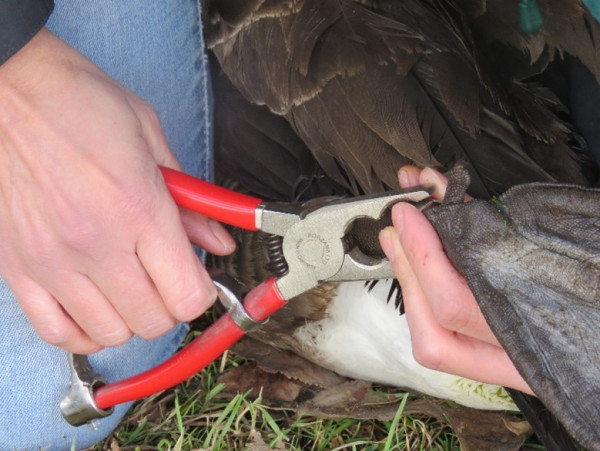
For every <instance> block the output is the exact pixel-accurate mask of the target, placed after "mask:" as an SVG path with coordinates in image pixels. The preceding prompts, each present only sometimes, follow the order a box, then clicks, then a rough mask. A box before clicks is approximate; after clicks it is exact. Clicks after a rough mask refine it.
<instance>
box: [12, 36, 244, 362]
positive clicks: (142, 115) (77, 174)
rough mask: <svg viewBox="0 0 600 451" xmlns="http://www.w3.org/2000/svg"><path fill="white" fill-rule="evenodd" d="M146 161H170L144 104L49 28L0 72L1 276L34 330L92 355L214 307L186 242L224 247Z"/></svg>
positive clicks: (209, 286) (224, 237)
mask: <svg viewBox="0 0 600 451" xmlns="http://www.w3.org/2000/svg"><path fill="white" fill-rule="evenodd" d="M158 165H164V166H168V167H171V168H175V169H178V164H177V161H176V159H175V157H174V156H173V154H172V153H171V151H170V149H169V147H168V144H167V142H166V139H165V136H164V134H163V132H162V129H161V126H160V124H159V121H158V118H157V116H156V114H155V112H154V111H153V109H152V108H151V107H150V106H149V105H148V104H146V103H145V102H144V101H143V100H141V99H140V98H138V97H137V96H135V95H134V94H133V93H131V92H129V91H127V90H126V89H125V88H123V87H122V86H120V85H119V84H118V83H117V82H115V81H114V80H112V79H111V78H110V77H108V76H107V75H106V74H104V73H103V72H102V71H100V70H99V69H98V68H97V67H96V66H94V65H93V64H92V63H91V62H90V61H88V60H87V59H86V58H84V57H83V56H82V55H80V54H79V53H78V52H76V51H75V50H74V49H72V48H71V47H69V46H68V45H67V44H65V43H64V42H62V41H61V40H60V39H58V38H57V37H55V36H54V35H52V34H51V33H50V32H49V31H46V30H42V31H41V32H40V33H39V34H38V35H36V36H35V37H34V38H33V40H32V41H30V42H29V43H28V44H27V45H26V46H25V47H24V48H23V49H21V50H20V51H19V52H18V53H17V54H16V55H14V56H13V57H12V58H10V59H9V60H8V61H7V62H6V63H5V64H4V65H2V66H1V67H0V168H1V170H0V254H1V255H2V258H1V259H0V274H1V275H2V277H3V278H4V280H5V281H6V282H7V283H8V285H9V286H10V287H11V289H12V290H13V292H14V294H15V296H16V298H17V300H18V302H19V304H20V305H21V308H22V309H23V311H24V313H25V314H26V315H27V317H28V318H29V320H30V322H31V323H32V325H33V327H34V328H35V330H36V331H37V333H38V334H39V335H40V337H41V338H42V339H44V340H46V341H47V342H49V343H51V344H55V345H57V346H60V347H62V348H64V349H66V350H69V351H72V352H77V353H90V352H94V351H97V350H99V349H100V348H102V347H105V346H116V345H119V344H122V343H124V342H125V341H127V340H128V339H129V338H130V337H131V335H132V334H134V333H135V334H138V335H140V336H141V337H143V338H146V339H151V338H155V337H157V336H160V335H161V334H163V333H165V332H166V331H167V330H169V329H171V328H172V327H173V326H174V325H175V324H176V322H177V321H187V320H191V319H193V318H195V317H197V316H198V315H199V314H201V313H202V312H203V311H204V310H205V309H206V308H207V307H208V306H210V305H211V304H212V302H213V301H214V299H215V298H216V289H215V287H214V285H213V283H212V281H211V279H210V277H209V276H208V274H207V273H206V271H205V269H204V268H203V266H202V264H201V262H200V261H199V259H198V258H197V256H196V255H195V253H194V252H193V249H192V247H191V245H190V240H191V241H193V242H195V243H196V244H198V245H199V246H201V247H203V248H204V249H206V250H207V251H209V252H212V253H215V254H226V253H229V252H231V251H232V250H233V249H234V246H235V244H234V242H233V240H232V239H231V237H230V236H229V234H228V233H227V232H226V231H225V229H223V228H222V227H221V226H220V225H219V224H217V223H216V222H214V221H212V220H209V219H207V218H205V217H202V216H201V215H198V214H194V213H191V212H181V213H180V212H179V210H178V208H177V207H176V205H175V204H174V202H173V200H172V199H171V196H170V195H169V193H168V190H167V189H166V186H165V184H164V181H163V179H162V176H161V173H160V171H159V169H158Z"/></svg>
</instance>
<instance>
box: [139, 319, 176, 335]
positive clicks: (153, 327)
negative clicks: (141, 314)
mask: <svg viewBox="0 0 600 451" xmlns="http://www.w3.org/2000/svg"><path fill="white" fill-rule="evenodd" d="M175 324H176V321H175V320H174V319H173V318H171V317H169V316H164V315H163V316H162V317H161V318H160V319H156V320H153V321H148V322H145V323H143V324H141V325H139V326H137V327H136V328H135V329H134V332H135V334H136V335H138V336H140V337H142V338H143V339H145V340H153V339H154V338H158V337H160V336H161V335H163V334H164V333H166V332H168V331H169V330H171V329H172V328H173V327H175Z"/></svg>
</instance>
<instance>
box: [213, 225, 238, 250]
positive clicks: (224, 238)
mask: <svg viewBox="0 0 600 451" xmlns="http://www.w3.org/2000/svg"><path fill="white" fill-rule="evenodd" d="M208 226H209V227H210V230H211V231H212V233H213V235H214V237H215V238H216V239H217V240H218V241H219V243H221V246H223V247H224V248H225V250H227V251H232V250H234V249H235V241H234V240H233V238H232V237H231V235H230V234H229V232H227V230H225V228H223V226H222V225H221V224H220V223H219V222H218V221H215V220H214V219H209V221H208Z"/></svg>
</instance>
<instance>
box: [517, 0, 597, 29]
mask: <svg viewBox="0 0 600 451" xmlns="http://www.w3.org/2000/svg"><path fill="white" fill-rule="evenodd" d="M589 2H590V3H595V4H597V5H598V4H599V2H598V0H589ZM584 3H587V2H586V1H585V0H584ZM519 18H520V22H521V31H523V32H524V33H527V34H531V33H535V32H536V31H538V30H539V29H540V28H542V26H543V25H544V18H543V17H542V13H541V12H540V8H539V7H538V4H537V1H536V0H521V1H520V2H519Z"/></svg>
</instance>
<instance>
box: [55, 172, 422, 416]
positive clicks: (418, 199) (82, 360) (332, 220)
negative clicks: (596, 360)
mask: <svg viewBox="0 0 600 451" xmlns="http://www.w3.org/2000/svg"><path fill="white" fill-rule="evenodd" d="M161 171H162V174H163V177H164V179H165V182H166V184H167V187H168V188H169V191H170V193H171V195H172V197H173V199H174V200H175V202H176V203H177V204H178V205H179V206H181V207H183V208H186V209H189V210H193V211H196V212H199V213H201V214H203V215H205V216H208V217H211V218H214V219H216V220H218V221H221V222H224V223H227V224H230V225H233V226H236V227H240V228H244V229H248V230H253V231H257V230H262V231H264V232H267V233H271V234H274V235H278V236H281V237H283V240H282V253H283V256H284V258H285V261H286V263H287V266H288V271H287V272H286V274H285V275H283V276H280V277H277V278H275V277H273V278H270V279H268V280H266V281H264V282H262V283H261V284H260V285H259V286H257V287H256V288H254V289H253V290H252V291H250V292H249V293H248V294H247V295H246V297H245V298H244V300H243V305H242V304H241V303H240V302H239V300H238V299H237V296H236V294H235V293H234V292H233V289H231V287H228V286H227V285H226V284H225V283H222V282H219V281H217V280H215V284H216V285H217V288H218V291H219V298H220V299H221V300H222V301H224V303H225V304H226V307H227V308H228V313H226V314H224V315H223V316H222V317H221V318H219V320H218V321H216V322H215V323H214V324H212V325H211V326H210V327H209V328H208V329H206V330H205V331H204V332H203V333H202V334H201V335H200V336H199V337H198V338H196V339H195V340H194V341H193V342H192V343H190V344H189V345H188V346H187V347H185V348H184V349H183V350H181V351H180V352H179V353H177V354H175V355H174V356H173V357H171V358H170V359H169V360H167V361H165V362H164V363H162V364H160V365H158V366H156V367H154V368H152V369H150V370H148V371H146V372H144V373H141V374H138V375H137V376H133V377H130V378H128V379H125V380H122V381H118V382H112V383H108V384H107V383H105V382H104V380H103V379H102V378H101V377H100V376H98V375H97V374H96V373H95V372H94V371H93V369H92V368H91V367H90V365H89V363H88V361H87V357H86V356H82V355H78V354H70V355H69V363H70V366H71V370H72V375H71V387H70V391H69V393H68V394H67V395H66V396H65V398H63V400H62V401H61V405H60V408H61V411H62V413H63V416H64V417H65V419H66V420H67V421H68V422H69V423H71V424H73V425H80V424H84V423H86V422H88V421H90V420H92V419H94V418H99V417H103V416H106V415H109V414H110V413H111V412H112V406H115V405H117V404H121V403H124V402H127V401H132V400H135V399H140V398H143V397H145V396H148V395H151V394H153V393H157V392H159V391H161V390H164V389H166V388H169V387H172V386H174V385H177V384H178V383H180V382H182V381H184V380H186V379H187V378H189V377H191V376H192V375H193V374H195V373H197V372H198V371H200V370H202V369H203V368H204V367H206V366H207V365H208V364H210V363H211V362H212V361H214V360H215V359H216V358H218V357H219V356H220V355H221V354H222V353H223V352H224V351H225V350H227V349H228V348H229V347H230V346H232V345H233V344H234V343H235V342H236V341H237V340H239V339H240V338H241V337H242V336H243V335H244V334H245V333H246V332H247V331H250V330H252V329H253V328H255V327H257V326H260V324H261V323H262V322H263V321H265V320H266V319H267V318H268V317H269V315H271V314H272V313H273V312H275V311H276V310H278V309H279V308H281V307H282V306H283V305H285V304H286V302H287V301H288V300H289V299H291V298H293V297H295V296H297V295H299V294H301V293H303V292H305V291H307V290H310V289H311V288H313V287H315V286H317V285H319V284H320V283H322V282H325V281H334V280H338V281H341V280H370V279H382V278H389V277H393V272H392V269H391V265H390V264H389V262H388V261H387V260H386V259H378V258H373V257H371V256H368V255H366V254H364V253H363V252H362V251H360V250H359V249H358V247H353V248H351V249H349V248H348V247H349V244H348V240H346V239H345V236H346V235H347V232H348V230H349V228H350V227H351V225H352V223H353V222H354V220H356V219H357V218H361V217H371V218H373V219H378V218H380V217H381V215H382V214H383V213H384V212H385V210H386V209H388V208H389V207H390V206H391V205H393V204H394V203H397V202H400V201H404V202H411V203H414V204H420V205H421V206H422V205H423V204H424V203H427V202H428V200H429V197H430V194H431V193H430V192H429V191H428V190H426V189H424V188H421V187H419V188H416V189H409V190H400V191H395V192H386V193H382V194H376V195H368V196H361V197H355V198H350V199H339V198H338V199H334V200H332V199H330V198H327V199H320V200H315V201H311V202H309V203H307V204H288V203H277V202H273V203H268V202H263V201H262V200H261V199H259V198H256V197H252V196H247V195H244V194H240V193H237V192H234V191H230V190H227V189H225V188H222V187H219V186H216V185H213V184H211V183H208V182H205V181H202V180H199V179H196V178H194V177H191V176H189V175H186V174H183V173H181V172H178V171H174V170H172V169H167V168H161Z"/></svg>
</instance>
